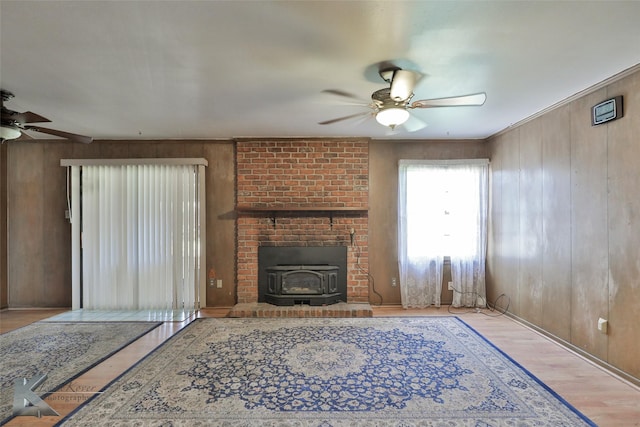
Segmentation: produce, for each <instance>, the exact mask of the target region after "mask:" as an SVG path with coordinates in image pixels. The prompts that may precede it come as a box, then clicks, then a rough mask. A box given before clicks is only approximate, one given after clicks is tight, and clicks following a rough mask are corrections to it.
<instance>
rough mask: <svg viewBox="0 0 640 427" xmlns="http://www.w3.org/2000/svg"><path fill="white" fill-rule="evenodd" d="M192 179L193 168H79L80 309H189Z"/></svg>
mask: <svg viewBox="0 0 640 427" xmlns="http://www.w3.org/2000/svg"><path fill="white" fill-rule="evenodd" d="M197 175H198V167H197V166H194V165H159V164H155V165H154V164H145V165H120V166H114V165H106V166H105V165H97V166H83V167H82V178H81V181H82V188H81V193H82V202H81V210H82V212H81V216H82V272H83V273H82V306H83V308H87V309H181V308H185V309H193V308H195V306H196V302H197V294H198V282H199V277H198V272H199V268H200V265H199V263H200V261H199V255H200V253H199V252H200V241H199V224H200V212H201V211H200V205H199V203H200V201H199V200H198V194H199V191H198V183H199V180H198V176H197Z"/></svg>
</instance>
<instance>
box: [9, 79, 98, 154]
mask: <svg viewBox="0 0 640 427" xmlns="http://www.w3.org/2000/svg"><path fill="white" fill-rule="evenodd" d="M0 92H1V96H2V104H1V111H2V114H1V116H0V117H1V119H0V120H1V121H0V139H1V140H2V143H4V142H5V141H25V140H33V138H32V137H31V136H29V135H28V134H27V133H25V131H31V132H39V133H45V134H48V135H53V136H57V137H60V138H64V139H67V140H69V141H74V142H81V143H84V144H89V143H91V142H92V141H93V138H92V137H89V136H84V135H78V134H75V133H71V132H64V131H60V130H56V129H50V128H44V127H41V126H35V125H30V124H29V123H44V122H51V120H49V119H47V118H45V117H43V116H41V115H39V114H36V113H32V112H31V111H26V112H24V113H19V112H17V111H13V110H9V109H8V108H6V107H5V105H4V103H5V102H6V101H8V100H10V99H12V98H13V97H14V95H13V94H12V93H11V92H9V91H6V90H4V89H0Z"/></svg>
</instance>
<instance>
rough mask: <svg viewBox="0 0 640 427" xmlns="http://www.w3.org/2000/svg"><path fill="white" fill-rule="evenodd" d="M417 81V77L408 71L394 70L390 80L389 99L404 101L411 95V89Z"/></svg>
mask: <svg viewBox="0 0 640 427" xmlns="http://www.w3.org/2000/svg"><path fill="white" fill-rule="evenodd" d="M417 81H418V75H417V74H416V73H415V72H413V71H409V70H396V71H394V72H393V79H392V80H391V99H393V100H394V101H404V100H406V99H409V98H410V97H411V95H413V88H414V87H415V85H416V82H417Z"/></svg>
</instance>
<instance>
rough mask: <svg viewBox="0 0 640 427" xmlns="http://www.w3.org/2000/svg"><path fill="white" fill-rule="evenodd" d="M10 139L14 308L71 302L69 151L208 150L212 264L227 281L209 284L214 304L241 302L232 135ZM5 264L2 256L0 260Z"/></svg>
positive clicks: (96, 154)
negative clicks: (175, 138) (219, 137)
mask: <svg viewBox="0 0 640 427" xmlns="http://www.w3.org/2000/svg"><path fill="white" fill-rule="evenodd" d="M6 146H7V153H6V154H7V156H6V158H7V167H6V169H3V170H6V174H7V187H8V188H7V197H6V203H7V205H8V209H7V227H8V238H7V239H4V241H5V242H6V245H7V257H6V258H5V259H6V260H7V263H8V267H7V268H8V269H7V274H6V276H5V275H4V274H3V275H2V276H3V280H4V277H6V278H7V286H6V288H5V289H6V290H7V293H8V298H7V304H8V306H9V307H11V308H24V307H70V306H71V261H70V254H71V240H70V234H71V229H70V225H69V223H68V221H67V220H66V219H65V216H64V212H65V210H66V209H67V199H66V190H65V188H66V169H65V168H63V167H61V166H60V159H62V158H105V159H108V158H167V157H204V158H205V159H207V160H208V162H209V166H208V167H207V168H206V187H207V200H206V214H207V259H206V262H207V271H208V270H209V269H211V268H214V269H215V271H217V276H218V277H217V278H218V279H222V281H223V286H222V288H221V289H218V288H217V287H207V297H206V298H207V305H208V306H227V307H228V306H232V305H233V304H235V271H234V265H235V259H234V250H233V248H234V247H235V211H234V202H235V193H234V181H235V169H234V168H235V162H234V144H233V142H232V141H136V142H128V141H96V142H94V143H93V144H89V145H84V144H75V143H68V142H61V141H60V140H58V141H44V140H38V141H37V142H13V143H12V142H9V143H7V144H6ZM0 265H1V264H0Z"/></svg>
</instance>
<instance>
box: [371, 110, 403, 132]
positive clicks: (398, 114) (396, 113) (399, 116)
mask: <svg viewBox="0 0 640 427" xmlns="http://www.w3.org/2000/svg"><path fill="white" fill-rule="evenodd" d="M408 119H409V112H408V111H407V110H406V109H405V108H404V107H389V108H385V109H382V110H380V111H378V113H377V114H376V121H377V122H378V123H380V124H381V125H383V126H388V127H390V128H391V129H393V128H394V127H396V126H398V125H401V124H403V123H404V122H406V121H407V120H408Z"/></svg>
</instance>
